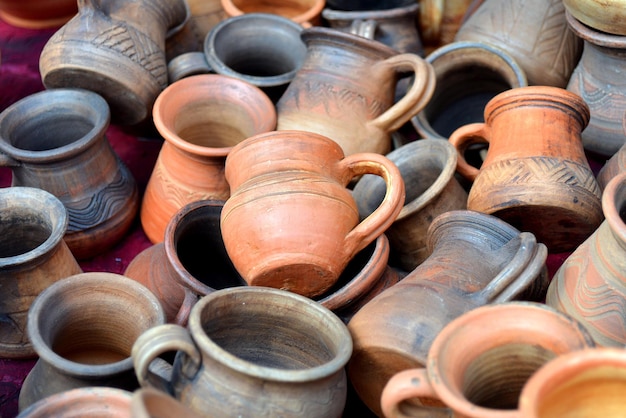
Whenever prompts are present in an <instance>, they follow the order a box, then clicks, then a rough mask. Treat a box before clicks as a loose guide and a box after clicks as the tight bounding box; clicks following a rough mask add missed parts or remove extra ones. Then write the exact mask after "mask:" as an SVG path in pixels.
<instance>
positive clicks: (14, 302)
mask: <svg viewBox="0 0 626 418" xmlns="http://www.w3.org/2000/svg"><path fill="white" fill-rule="evenodd" d="M0 219H1V220H2V221H1V222H0V317H2V321H0V357H1V358H24V357H34V356H35V351H34V349H33V346H32V344H31V342H30V340H29V339H28V335H27V333H26V322H27V317H28V310H29V308H30V306H31V303H32V301H33V298H34V297H36V296H37V295H38V294H39V293H40V292H42V291H44V290H45V289H46V288H47V287H49V286H50V285H51V284H53V283H55V282H56V281H58V280H61V279H63V278H65V277H67V276H71V275H74V274H78V273H81V272H82V270H81V268H80V266H79V265H78V263H77V262H76V259H75V258H74V256H73V255H72V253H71V252H70V250H69V248H68V246H67V244H66V243H65V241H63V236H64V234H65V230H66V229H67V222H68V217H67V211H66V210H65V207H64V206H63V203H61V201H60V200H59V199H57V198H56V197H55V196H53V195H51V194H50V193H48V192H46V191H45V190H41V189H37V188H34V187H17V186H16V187H6V188H2V189H0Z"/></svg>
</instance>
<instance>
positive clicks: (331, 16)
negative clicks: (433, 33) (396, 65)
mask: <svg viewBox="0 0 626 418" xmlns="http://www.w3.org/2000/svg"><path fill="white" fill-rule="evenodd" d="M386 3H387V7H385V8H378V7H377V8H375V9H357V10H341V9H332V8H328V7H327V8H325V9H324V10H323V11H322V17H323V18H324V20H325V21H326V22H327V23H328V26H329V27H331V28H333V29H337V30H341V31H343V32H350V33H355V31H354V28H355V25H356V24H363V23H366V24H369V25H371V26H372V29H371V34H370V35H367V34H363V33H361V32H359V31H357V32H356V34H357V35H360V36H365V37H367V38H370V39H374V40H376V41H378V42H382V43H383V44H385V45H387V46H389V47H391V48H393V49H395V50H396V51H398V52H400V53H406V52H411V53H413V54H417V55H420V56H423V55H424V48H423V46H422V40H421V38H420V34H419V32H418V31H417V25H416V19H417V11H418V9H419V4H418V3H417V2H416V1H414V0H405V1H403V2H399V1H391V2H386Z"/></svg>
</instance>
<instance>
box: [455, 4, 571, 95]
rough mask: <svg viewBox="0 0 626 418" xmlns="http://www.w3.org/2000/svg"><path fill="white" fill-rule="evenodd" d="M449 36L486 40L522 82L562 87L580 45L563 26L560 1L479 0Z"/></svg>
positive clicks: (567, 28) (461, 39)
mask: <svg viewBox="0 0 626 418" xmlns="http://www.w3.org/2000/svg"><path fill="white" fill-rule="evenodd" d="M454 40H455V41H474V42H484V43H488V44H491V45H493V46H494V47H496V48H499V49H501V50H503V51H505V52H507V53H508V54H509V55H511V56H512V57H513V59H515V61H517V63H518V64H519V65H520V66H521V67H522V69H523V70H524V72H525V73H526V76H527V77H528V84H530V85H539V86H554V87H562V88H565V86H566V85H567V83H568V81H569V79H570V77H571V75H572V72H573V71H574V67H576V64H577V63H578V60H579V59H580V56H581V53H582V49H583V44H582V40H581V39H580V38H578V37H577V36H576V35H575V34H574V33H573V32H572V31H571V30H570V29H569V27H568V25H567V21H566V19H565V7H564V6H563V1H562V0H547V1H546V0H484V1H483V3H482V4H481V5H480V6H479V7H478V8H477V9H476V10H475V11H474V12H473V13H472V15H471V16H469V17H468V18H467V20H465V22H464V23H463V24H462V25H461V27H460V28H459V30H458V32H457V34H456V36H455V38H454Z"/></svg>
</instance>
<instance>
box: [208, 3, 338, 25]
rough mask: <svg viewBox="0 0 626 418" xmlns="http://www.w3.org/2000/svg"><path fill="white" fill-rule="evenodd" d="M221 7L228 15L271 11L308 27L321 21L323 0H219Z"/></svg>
mask: <svg viewBox="0 0 626 418" xmlns="http://www.w3.org/2000/svg"><path fill="white" fill-rule="evenodd" d="M220 3H221V4H222V9H224V12H225V13H226V15H228V16H241V15H243V14H244V13H271V14H276V15H279V16H283V17H285V18H288V19H291V20H293V21H294V22H296V23H298V24H300V25H302V26H304V27H310V26H313V25H320V24H321V23H322V19H321V13H322V9H323V8H324V6H325V5H326V1H325V0H287V1H285V0H254V1H250V0H221V1H220Z"/></svg>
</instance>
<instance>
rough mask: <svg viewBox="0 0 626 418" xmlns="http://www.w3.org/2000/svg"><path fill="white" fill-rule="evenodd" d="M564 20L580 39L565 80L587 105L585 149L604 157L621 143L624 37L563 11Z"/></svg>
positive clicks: (625, 68) (624, 99) (625, 84)
mask: <svg viewBox="0 0 626 418" xmlns="http://www.w3.org/2000/svg"><path fill="white" fill-rule="evenodd" d="M566 17H567V23H568V25H569V27H570V28H571V29H572V31H573V33H575V34H576V36H578V37H579V38H580V39H582V40H583V42H584V48H583V53H582V56H581V58H580V61H579V62H578V65H577V66H576V68H575V69H574V72H573V73H572V76H571V78H570V80H569V83H568V84H567V89H568V90H569V91H571V92H573V93H576V94H578V95H579V96H581V97H582V98H583V100H585V103H587V105H588V106H589V110H590V113H591V118H590V120H589V125H588V126H587V128H585V130H584V131H583V133H582V137H583V145H584V147H585V150H587V151H590V152H591V153H594V154H596V155H598V156H602V157H605V158H608V157H611V156H612V155H613V154H615V153H616V152H617V151H618V150H619V149H620V147H621V146H622V145H624V142H625V139H624V129H623V126H622V120H623V118H624V112H625V111H626V82H624V81H623V80H622V74H623V71H626V59H625V58H624V52H625V51H626V37H625V36H624V35H612V34H609V33H605V32H601V31H599V30H597V29H594V28H592V27H589V26H586V25H584V24H582V23H581V22H579V21H578V20H576V19H575V18H574V17H573V16H572V15H571V14H569V13H567V14H566Z"/></svg>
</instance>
